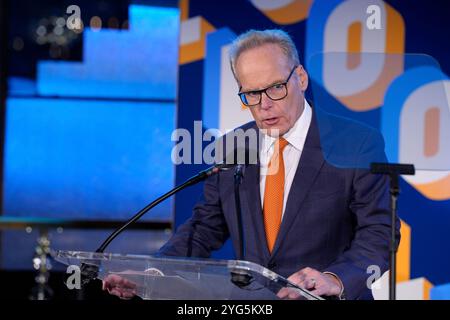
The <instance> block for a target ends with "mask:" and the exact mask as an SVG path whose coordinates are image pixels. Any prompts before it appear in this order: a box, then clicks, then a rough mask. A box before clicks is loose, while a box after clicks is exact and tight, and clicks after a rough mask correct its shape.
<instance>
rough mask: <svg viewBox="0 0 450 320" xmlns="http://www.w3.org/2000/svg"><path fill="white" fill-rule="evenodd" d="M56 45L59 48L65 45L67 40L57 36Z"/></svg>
mask: <svg viewBox="0 0 450 320" xmlns="http://www.w3.org/2000/svg"><path fill="white" fill-rule="evenodd" d="M56 43H57V44H59V45H60V46H63V45H65V44H66V43H67V39H66V37H64V36H59V37H58V38H56Z"/></svg>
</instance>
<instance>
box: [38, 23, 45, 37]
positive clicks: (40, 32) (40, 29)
mask: <svg viewBox="0 0 450 320" xmlns="http://www.w3.org/2000/svg"><path fill="white" fill-rule="evenodd" d="M46 33H47V28H46V27H45V26H43V25H40V26H39V27H38V28H37V29H36V34H37V35H38V36H40V37H43V36H45V34H46Z"/></svg>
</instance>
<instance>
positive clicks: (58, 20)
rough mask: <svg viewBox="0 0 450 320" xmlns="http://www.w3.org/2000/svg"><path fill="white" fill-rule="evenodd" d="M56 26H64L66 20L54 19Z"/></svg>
mask: <svg viewBox="0 0 450 320" xmlns="http://www.w3.org/2000/svg"><path fill="white" fill-rule="evenodd" d="M56 25H57V26H58V27H64V26H65V25H66V19H64V18H63V17H59V18H58V19H56Z"/></svg>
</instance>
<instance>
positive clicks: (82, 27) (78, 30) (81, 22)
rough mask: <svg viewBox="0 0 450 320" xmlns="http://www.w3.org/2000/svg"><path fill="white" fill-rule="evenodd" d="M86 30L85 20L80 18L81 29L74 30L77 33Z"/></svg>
mask: <svg viewBox="0 0 450 320" xmlns="http://www.w3.org/2000/svg"><path fill="white" fill-rule="evenodd" d="M83 30H84V23H83V20H81V19H80V29H73V30H72V31H73V32H74V33H76V34H80V33H82V32H83Z"/></svg>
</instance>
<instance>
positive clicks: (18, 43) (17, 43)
mask: <svg viewBox="0 0 450 320" xmlns="http://www.w3.org/2000/svg"><path fill="white" fill-rule="evenodd" d="M12 46H13V49H14V50H16V51H21V50H22V49H23V46H24V43H23V40H22V38H21V37H15V38H14V40H13V45H12Z"/></svg>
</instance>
